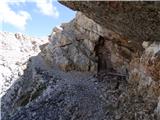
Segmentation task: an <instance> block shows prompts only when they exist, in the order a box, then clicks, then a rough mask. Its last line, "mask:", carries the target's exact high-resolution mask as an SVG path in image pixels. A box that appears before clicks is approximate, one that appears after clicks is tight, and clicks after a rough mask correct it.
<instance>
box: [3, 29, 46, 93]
mask: <svg viewBox="0 0 160 120" xmlns="http://www.w3.org/2000/svg"><path fill="white" fill-rule="evenodd" d="M45 42H47V40H42V39H38V38H33V37H29V36H25V35H23V34H20V33H15V34H14V33H8V32H0V85H1V88H0V95H3V94H4V93H5V91H6V90H7V89H8V88H9V87H10V86H11V85H12V83H14V82H15V80H16V79H18V78H19V77H20V76H21V75H22V74H23V72H24V71H23V70H24V69H25V68H26V62H27V61H28V59H29V58H30V57H31V56H35V55H37V54H38V53H39V52H40V49H39V46H40V45H41V44H44V43H45Z"/></svg>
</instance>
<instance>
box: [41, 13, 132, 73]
mask: <svg viewBox="0 0 160 120" xmlns="http://www.w3.org/2000/svg"><path fill="white" fill-rule="evenodd" d="M101 37H102V39H104V42H105V46H106V48H107V49H108V51H109V53H110V54H111V62H112V63H113V68H114V69H115V70H118V71H125V69H126V67H127V66H126V65H127V62H128V61H129V59H130V58H129V57H131V51H130V50H129V49H127V48H126V47H123V46H118V44H117V43H118V41H120V39H123V38H120V36H119V35H118V34H115V33H113V32H111V31H110V30H107V29H104V28H102V27H101V26H99V25H98V24H96V23H95V22H94V21H93V20H91V19H89V18H87V17H86V16H84V15H83V14H82V13H80V12H79V13H77V15H76V17H75V18H74V19H73V20H72V21H71V22H69V23H63V24H62V25H61V29H58V28H54V29H53V32H52V33H51V36H50V42H49V44H46V45H43V46H41V50H42V53H41V54H42V55H43V56H44V59H46V61H47V62H48V63H49V65H50V66H53V65H54V64H56V65H58V66H59V67H60V68H61V69H63V70H65V71H69V70H80V71H97V69H98V68H97V67H98V66H97V65H98V61H99V60H98V55H97V50H96V46H98V44H99V43H98V42H99V39H100V38H101ZM113 39H115V43H113V42H111V40H113ZM122 41H123V40H122ZM124 42H125V40H124ZM127 45H128V44H127ZM131 45H132V44H131ZM133 45H134V44H133ZM102 51H103V50H102ZM120 52H122V53H127V52H128V53H127V54H128V56H127V55H126V56H127V57H128V58H127V59H124V57H123V56H122V55H121V53H120ZM122 66H124V67H122ZM122 69H123V70H122Z"/></svg>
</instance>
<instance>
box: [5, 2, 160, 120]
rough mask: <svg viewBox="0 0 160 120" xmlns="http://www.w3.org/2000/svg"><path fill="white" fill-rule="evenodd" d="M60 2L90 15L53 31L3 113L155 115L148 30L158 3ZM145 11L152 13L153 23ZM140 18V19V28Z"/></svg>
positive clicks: (145, 119)
mask: <svg viewBox="0 0 160 120" xmlns="http://www.w3.org/2000/svg"><path fill="white" fill-rule="evenodd" d="M63 4H66V5H67V6H70V7H71V8H73V9H76V10H80V11H82V12H83V13H84V14H85V15H86V16H88V17H89V18H91V19H89V18H87V17H86V16H85V15H84V14H83V13H80V12H78V13H77V15H76V17H75V18H74V19H73V20H72V21H71V22H69V23H64V24H62V25H61V28H60V29H59V28H54V29H53V31H52V33H51V35H50V38H49V42H48V43H46V44H43V45H41V46H40V49H41V52H40V53H39V54H38V55H37V56H34V57H31V58H30V59H29V60H28V61H27V67H26V69H25V70H24V74H23V75H22V76H20V78H19V79H17V81H16V82H15V83H14V84H13V85H12V86H11V87H10V89H9V90H8V91H7V92H6V94H5V95H4V96H3V97H2V119H3V120H36V119H38V120H48V119H49V120H51V119H53V120H159V119H160V116H159V114H160V100H159V96H160V91H159V90H160V88H159V86H160V84H159V79H160V69H159V68H160V53H159V52H160V43H159V41H158V39H157V38H158V37H157V36H158V35H159V33H158V32H157V31H156V32H154V30H155V29H153V31H152V30H151V32H150V33H149V34H147V33H148V30H149V29H150V28H152V26H153V27H154V26H155V22H154V20H155V21H156V20H157V19H158V16H157V14H156V13H157V12H158V11H159V10H158V7H156V6H158V5H159V4H158V3H156V2H155V3H154V2H153V3H148V2H146V3H145V2H140V3H138V2H135V3H134V4H133V3H128V2H126V3H123V2H111V3H110V2H93V3H92V2H68V1H63ZM94 5H95V6H94ZM106 5H107V7H106ZM104 6H105V7H104ZM129 6H130V7H129ZM153 6H154V7H153ZM116 8H117V9H116ZM132 10H133V12H132ZM139 10H141V11H139ZM150 10H151V11H152V12H150ZM124 11H125V12H124ZM137 11H139V13H140V14H136V13H137ZM124 13H125V14H124ZM134 14H135V16H133V15H134ZM150 14H156V15H155V17H153V18H152V19H151V21H152V22H151V24H149V21H150V19H148V17H149V15H150ZM99 15H101V16H100V17H99ZM125 15H126V16H128V15H129V16H128V17H126V16H125ZM141 15H142V16H141ZM116 16H117V17H118V18H117V17H116ZM143 16H145V17H146V23H144V24H138V26H139V27H138V26H137V23H142V22H143V20H142V21H141V19H140V18H141V17H143ZM105 17H106V18H105ZM139 17H140V18H139ZM103 18H104V19H103ZM116 18H117V19H116ZM138 18H139V19H138ZM149 18H150V17H149ZM121 20H122V21H123V20H124V21H126V20H128V21H129V22H127V23H128V24H123V22H122V21H121ZM137 20H138V21H137ZM94 21H95V22H94ZM96 22H97V23H99V24H97V23H96ZM146 25H148V26H147V27H146V28H145V26H146ZM156 25H157V27H156V28H157V29H158V27H159V26H158V23H157V24H156ZM126 28H128V29H126ZM143 28H145V29H143ZM146 29H147V30H146ZM127 30H128V31H127ZM130 31H133V32H130ZM136 31H138V32H139V33H137V32H136ZM143 32H144V34H143ZM140 34H141V35H142V36H140ZM148 38H151V39H150V40H149V41H148ZM139 39H140V41H139ZM138 41H139V42H138ZM147 41H148V42H147ZM78 71H79V72H78Z"/></svg>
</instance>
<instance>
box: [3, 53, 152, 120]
mask: <svg viewBox="0 0 160 120" xmlns="http://www.w3.org/2000/svg"><path fill="white" fill-rule="evenodd" d="M128 87H130V85H129V84H128V83H127V78H126V76H121V75H119V74H116V73H114V74H112V73H109V72H108V74H106V72H102V71H101V72H99V74H95V73H89V72H88V73H87V72H77V71H71V72H63V71H61V70H59V69H58V68H57V67H56V66H54V67H52V69H51V68H49V67H48V66H47V64H46V63H45V62H44V60H43V58H42V57H41V55H38V56H35V57H32V58H30V60H29V61H28V65H27V68H26V70H25V71H24V75H23V76H22V77H21V78H20V79H19V80H17V82H16V83H15V84H14V85H13V86H12V87H11V88H10V89H9V90H8V91H7V93H6V94H5V95H4V96H3V97H2V108H1V110H2V120H132V119H134V120H135V119H136V117H137V118H139V116H138V115H137V116H135V113H136V111H137V109H136V105H137V104H136V105H135V104H134V102H135V101H134V100H138V105H139V109H141V108H142V109H143V106H144V102H143V101H141V97H140V96H138V97H137V96H134V95H132V97H128V96H127V95H128V93H126V92H130V91H128V90H127V89H128ZM132 87H134V86H133V85H132ZM130 90H131V88H130ZM135 94H136V93H135ZM134 105H135V107H134ZM131 106H132V107H131ZM141 106H142V107H141ZM153 106H154V105H153ZM150 111H151V110H150V108H148V113H147V114H145V115H141V116H143V118H142V120H153V118H154V117H155V116H151V115H150V114H151V113H150ZM151 117H153V118H151ZM136 120H141V119H136Z"/></svg>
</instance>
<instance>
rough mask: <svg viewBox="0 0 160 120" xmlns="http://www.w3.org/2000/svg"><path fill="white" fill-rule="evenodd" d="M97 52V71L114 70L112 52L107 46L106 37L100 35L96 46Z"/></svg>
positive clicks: (106, 71)
mask: <svg viewBox="0 0 160 120" xmlns="http://www.w3.org/2000/svg"><path fill="white" fill-rule="evenodd" d="M95 52H96V56H97V59H98V60H97V64H98V65H97V73H108V72H113V71H114V70H113V66H112V62H111V52H110V50H109V49H108V48H107V44H106V42H105V38H104V37H102V36H100V37H99V40H98V42H97V43H96V46H95Z"/></svg>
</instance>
